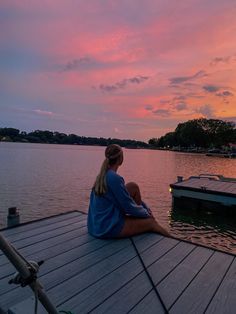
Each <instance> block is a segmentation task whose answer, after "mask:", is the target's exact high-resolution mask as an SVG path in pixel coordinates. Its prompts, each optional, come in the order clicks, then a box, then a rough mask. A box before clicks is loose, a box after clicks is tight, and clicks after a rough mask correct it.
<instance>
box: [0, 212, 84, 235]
mask: <svg viewBox="0 0 236 314" xmlns="http://www.w3.org/2000/svg"><path fill="white" fill-rule="evenodd" d="M83 215H85V214H82V213H80V212H77V211H73V212H68V213H63V214H59V215H55V216H52V217H47V218H43V219H38V220H32V221H30V222H27V223H23V224H20V225H19V226H16V227H14V228H8V229H2V230H0V232H3V234H4V235H5V236H7V237H9V236H11V235H14V234H17V233H21V232H23V233H24V232H25V231H28V230H32V229H35V228H40V227H42V226H46V225H52V224H54V223H57V222H59V221H65V220H67V219H71V218H73V217H78V216H83ZM85 216H87V215H85Z"/></svg>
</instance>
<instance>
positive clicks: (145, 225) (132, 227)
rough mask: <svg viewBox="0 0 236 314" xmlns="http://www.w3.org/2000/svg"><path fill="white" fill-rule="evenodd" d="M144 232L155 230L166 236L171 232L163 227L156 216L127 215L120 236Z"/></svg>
mask: <svg viewBox="0 0 236 314" xmlns="http://www.w3.org/2000/svg"><path fill="white" fill-rule="evenodd" d="M144 232H155V233H161V234H163V235H164V236H166V237H169V236H170V234H169V233H168V232H167V231H166V230H165V229H164V228H163V227H161V226H160V225H159V224H158V223H157V222H156V220H155V219H154V218H152V217H150V218H136V217H126V218H125V224H124V227H123V229H122V230H121V233H120V234H119V236H118V237H119V238H125V237H131V236H134V235H137V234H140V233H144Z"/></svg>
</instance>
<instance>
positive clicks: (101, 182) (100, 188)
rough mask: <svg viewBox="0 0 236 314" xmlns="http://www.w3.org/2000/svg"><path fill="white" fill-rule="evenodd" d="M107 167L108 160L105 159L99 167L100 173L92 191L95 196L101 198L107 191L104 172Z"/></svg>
mask: <svg viewBox="0 0 236 314" xmlns="http://www.w3.org/2000/svg"><path fill="white" fill-rule="evenodd" d="M108 167H109V160H108V159H107V158H106V159H105V160H104V161H103V163H102V166H101V169H100V172H99V174H98V176H97V178H96V180H95V183H94V185H93V190H94V192H95V194H96V195H98V196H101V195H103V194H105V193H106V191H107V183H106V172H107V170H108Z"/></svg>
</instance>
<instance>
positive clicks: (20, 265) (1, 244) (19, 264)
mask: <svg viewBox="0 0 236 314" xmlns="http://www.w3.org/2000/svg"><path fill="white" fill-rule="evenodd" d="M0 249H1V250H2V251H3V253H4V254H5V255H6V257H7V258H8V259H9V261H10V262H11V263H12V264H13V265H14V266H15V268H16V269H17V271H18V272H19V274H20V275H21V276H22V278H23V279H26V278H29V277H30V275H31V273H30V270H29V269H28V267H27V265H26V263H25V261H24V260H23V259H22V258H21V257H20V256H19V255H18V254H17V252H15V250H14V249H13V248H12V246H11V244H10V243H9V242H8V241H7V240H6V239H5V238H4V236H3V235H2V234H1V233H0ZM29 286H30V287H31V289H32V290H33V291H34V292H35V290H36V289H37V293H38V298H39V300H40V302H41V303H42V305H43V306H44V308H45V309H46V311H47V312H48V313H50V314H58V312H57V310H56V308H55V306H54V305H53V304H52V303H51V301H50V300H49V298H48V297H47V295H46V294H45V293H44V291H43V289H42V286H41V285H40V283H39V281H38V280H37V279H36V280H35V281H33V282H32V283H30V284H29Z"/></svg>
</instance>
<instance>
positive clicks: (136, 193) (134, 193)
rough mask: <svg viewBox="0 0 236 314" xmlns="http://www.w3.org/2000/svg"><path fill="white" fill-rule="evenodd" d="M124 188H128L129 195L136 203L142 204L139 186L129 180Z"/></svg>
mask: <svg viewBox="0 0 236 314" xmlns="http://www.w3.org/2000/svg"><path fill="white" fill-rule="evenodd" d="M125 186H126V189H127V190H128V192H129V194H130V196H131V197H132V198H133V199H134V201H135V203H136V204H137V205H141V204H142V198H141V192H140V189H139V186H138V184H137V183H135V182H129V183H127V184H126V185H125Z"/></svg>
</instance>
